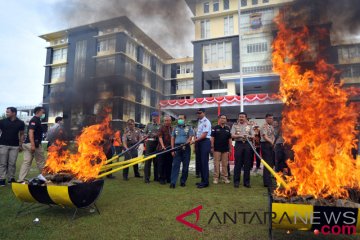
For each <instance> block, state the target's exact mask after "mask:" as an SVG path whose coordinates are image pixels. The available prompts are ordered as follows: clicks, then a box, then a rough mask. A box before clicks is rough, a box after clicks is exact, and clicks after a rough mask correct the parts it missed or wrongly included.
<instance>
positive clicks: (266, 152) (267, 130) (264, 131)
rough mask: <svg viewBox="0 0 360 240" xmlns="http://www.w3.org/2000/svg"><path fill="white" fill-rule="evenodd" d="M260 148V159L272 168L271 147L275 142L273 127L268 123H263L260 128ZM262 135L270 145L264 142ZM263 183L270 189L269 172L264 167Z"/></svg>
mask: <svg viewBox="0 0 360 240" xmlns="http://www.w3.org/2000/svg"><path fill="white" fill-rule="evenodd" d="M260 135H261V139H260V146H261V152H262V158H263V159H264V160H265V162H266V163H267V164H268V165H269V166H270V167H271V168H273V167H274V151H273V145H272V143H274V140H275V131H274V127H273V126H271V125H269V124H268V123H264V125H262V127H261V128H260ZM264 135H266V136H267V137H268V138H269V139H270V140H271V142H272V143H270V142H268V141H266V140H265V138H264ZM263 182H264V186H265V187H270V186H271V185H272V181H271V176H270V172H269V171H268V170H267V169H266V168H265V167H264V169H263Z"/></svg>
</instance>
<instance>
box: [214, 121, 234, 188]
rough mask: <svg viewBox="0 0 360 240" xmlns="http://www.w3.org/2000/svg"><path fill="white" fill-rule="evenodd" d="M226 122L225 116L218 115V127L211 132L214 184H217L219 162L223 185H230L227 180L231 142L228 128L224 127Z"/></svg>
mask: <svg viewBox="0 0 360 240" xmlns="http://www.w3.org/2000/svg"><path fill="white" fill-rule="evenodd" d="M226 122H227V118H226V116H225V115H220V118H219V123H220V125H216V126H215V127H214V128H213V129H212V131H211V139H210V140H211V152H212V153H213V154H214V181H213V183H214V184H218V183H219V177H220V161H221V175H222V180H223V182H224V183H230V181H229V179H228V160H229V151H230V146H231V145H232V140H231V133H230V128H229V127H228V126H226V125H225V124H226Z"/></svg>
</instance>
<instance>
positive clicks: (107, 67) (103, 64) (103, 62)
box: [96, 57, 115, 77]
mask: <svg viewBox="0 0 360 240" xmlns="http://www.w3.org/2000/svg"><path fill="white" fill-rule="evenodd" d="M114 74H115V57H110V58H98V59H96V76H99V77H101V76H108V75H114Z"/></svg>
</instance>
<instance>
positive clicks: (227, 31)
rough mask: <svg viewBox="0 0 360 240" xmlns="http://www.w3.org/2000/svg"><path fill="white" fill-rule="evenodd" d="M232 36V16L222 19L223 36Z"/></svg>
mask: <svg viewBox="0 0 360 240" xmlns="http://www.w3.org/2000/svg"><path fill="white" fill-rule="evenodd" d="M232 34H234V18H233V16H226V17H225V18H224V35H225V36H227V35H232Z"/></svg>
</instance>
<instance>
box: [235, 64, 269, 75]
mask: <svg viewBox="0 0 360 240" xmlns="http://www.w3.org/2000/svg"><path fill="white" fill-rule="evenodd" d="M242 69H243V73H259V72H271V69H272V65H259V66H250V67H243V68H242Z"/></svg>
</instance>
